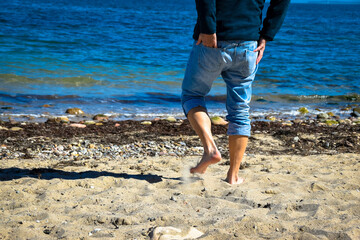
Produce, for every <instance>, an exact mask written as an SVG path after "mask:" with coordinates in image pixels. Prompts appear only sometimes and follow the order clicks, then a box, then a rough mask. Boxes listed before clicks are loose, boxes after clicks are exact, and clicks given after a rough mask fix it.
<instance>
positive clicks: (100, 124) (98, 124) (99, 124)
mask: <svg viewBox="0 0 360 240" xmlns="http://www.w3.org/2000/svg"><path fill="white" fill-rule="evenodd" d="M95 125H96V126H102V125H104V124H103V123H95Z"/></svg>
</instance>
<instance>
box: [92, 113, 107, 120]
mask: <svg viewBox="0 0 360 240" xmlns="http://www.w3.org/2000/svg"><path fill="white" fill-rule="evenodd" d="M93 120H95V121H107V120H109V117H108V116H106V115H104V114H97V115H95V116H94V117H93Z"/></svg>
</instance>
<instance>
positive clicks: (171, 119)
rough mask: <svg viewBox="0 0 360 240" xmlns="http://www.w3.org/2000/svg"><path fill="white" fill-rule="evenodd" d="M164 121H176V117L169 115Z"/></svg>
mask: <svg viewBox="0 0 360 240" xmlns="http://www.w3.org/2000/svg"><path fill="white" fill-rule="evenodd" d="M166 121H168V122H176V118H174V117H171V116H170V117H168V118H166Z"/></svg>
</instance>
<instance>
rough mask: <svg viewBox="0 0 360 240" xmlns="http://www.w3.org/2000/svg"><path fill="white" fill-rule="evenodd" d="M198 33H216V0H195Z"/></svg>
mask: <svg viewBox="0 0 360 240" xmlns="http://www.w3.org/2000/svg"><path fill="white" fill-rule="evenodd" d="M195 2H196V11H197V13H198V23H199V27H200V33H205V34H213V33H216V0H195Z"/></svg>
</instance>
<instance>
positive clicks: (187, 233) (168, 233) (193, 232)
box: [150, 227, 204, 240]
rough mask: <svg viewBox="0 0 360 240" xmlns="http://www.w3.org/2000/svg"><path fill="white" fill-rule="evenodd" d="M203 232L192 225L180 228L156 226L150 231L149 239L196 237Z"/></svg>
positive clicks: (166, 239) (164, 239) (165, 239)
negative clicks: (184, 228)
mask: <svg viewBox="0 0 360 240" xmlns="http://www.w3.org/2000/svg"><path fill="white" fill-rule="evenodd" d="M203 234H204V233H202V232H200V231H199V230H197V229H196V228H194V227H191V228H189V229H186V230H182V229H179V228H175V227H156V228H154V230H153V231H152V232H151V233H150V239H151V240H173V239H178V240H182V239H197V238H199V237H201V236H202V235H203Z"/></svg>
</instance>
